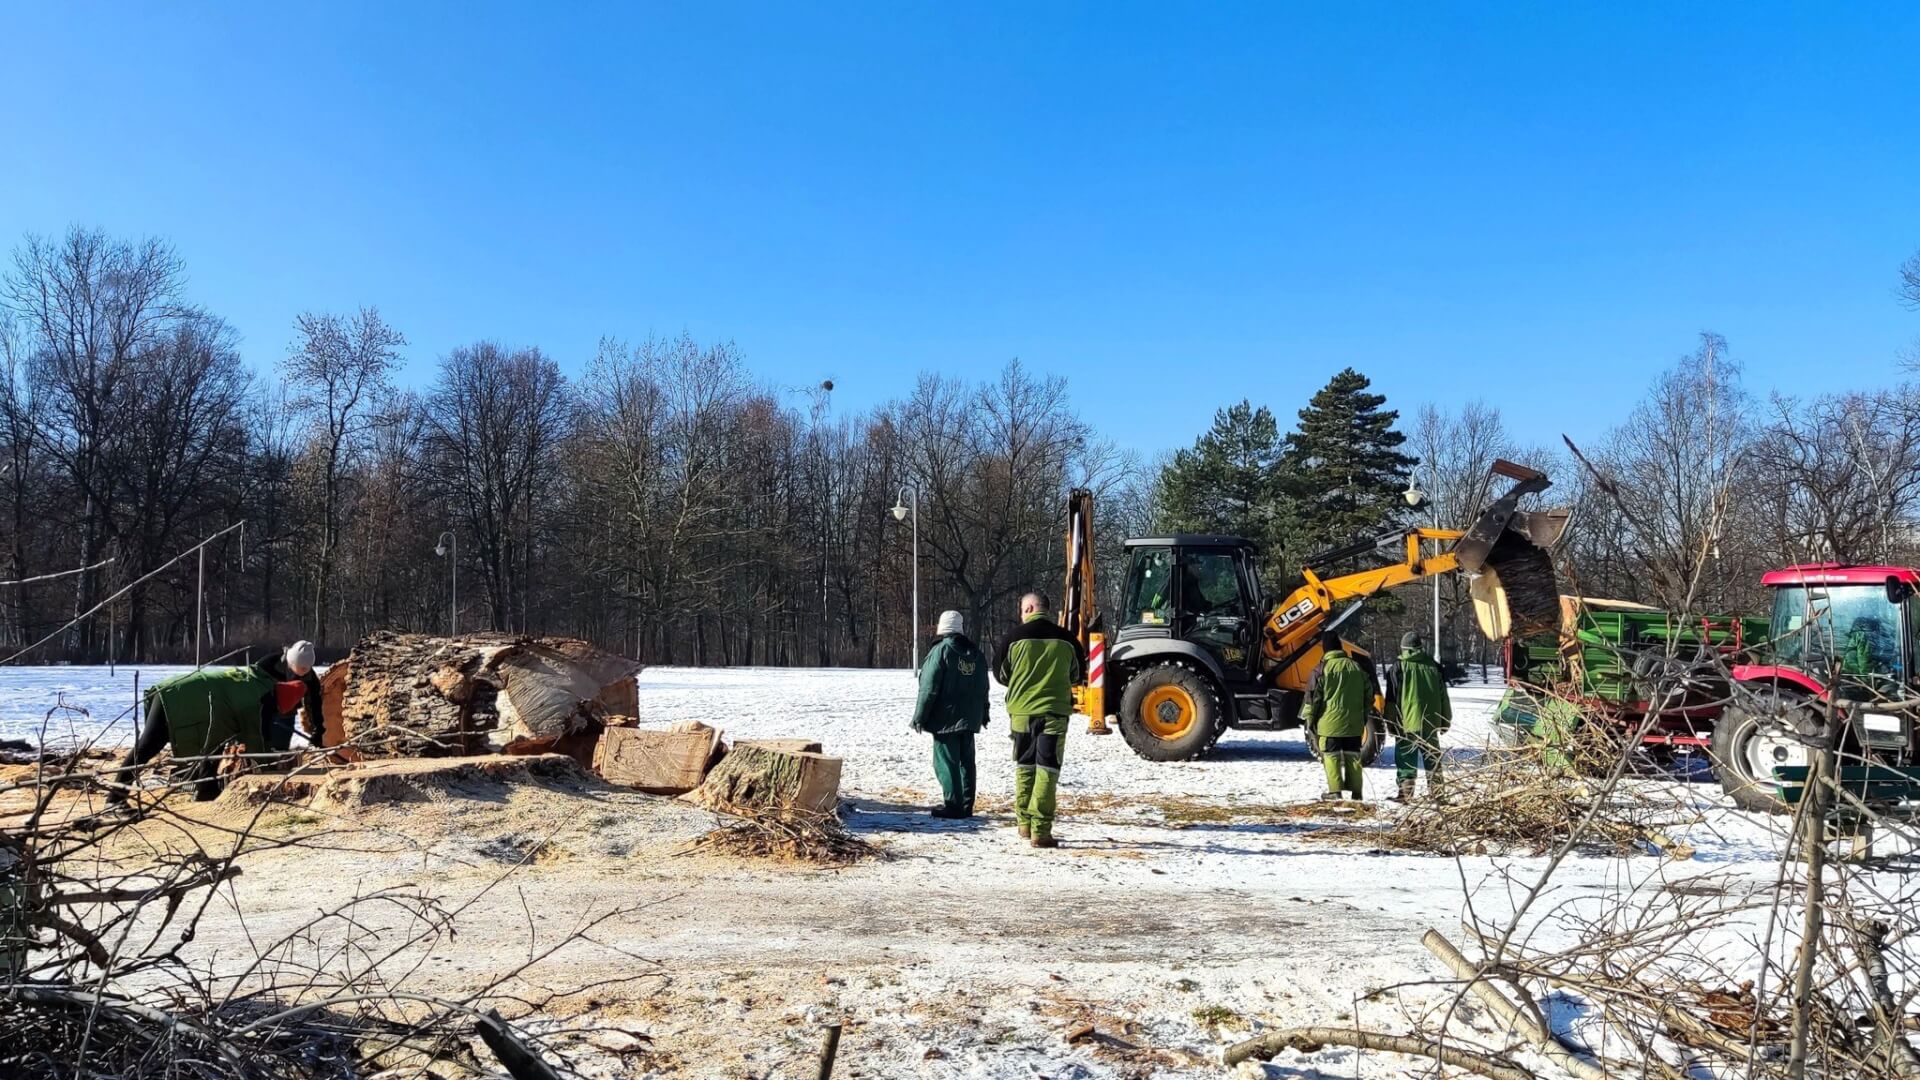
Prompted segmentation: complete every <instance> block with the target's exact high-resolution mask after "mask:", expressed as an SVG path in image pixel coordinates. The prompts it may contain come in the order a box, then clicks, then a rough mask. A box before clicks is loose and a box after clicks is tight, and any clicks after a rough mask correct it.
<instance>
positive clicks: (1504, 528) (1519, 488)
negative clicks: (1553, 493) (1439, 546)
mask: <svg viewBox="0 0 1920 1080" xmlns="http://www.w3.org/2000/svg"><path fill="white" fill-rule="evenodd" d="M1493 471H1494V472H1496V473H1498V474H1500V475H1501V476H1505V477H1508V478H1510V479H1512V480H1514V481H1515V483H1514V485H1513V487H1512V488H1510V489H1508V491H1507V493H1506V494H1505V495H1502V496H1501V497H1500V498H1498V499H1495V500H1494V502H1493V504H1492V505H1490V506H1488V507H1487V509H1486V510H1485V511H1483V512H1482V513H1481V514H1480V517H1479V519H1478V520H1476V521H1475V522H1474V523H1473V524H1472V525H1471V526H1469V527H1468V528H1467V530H1466V535H1465V536H1462V537H1461V538H1460V540H1459V542H1457V543H1456V544H1454V546H1453V554H1454V557H1455V558H1456V559H1457V560H1458V561H1459V564H1460V569H1462V570H1464V571H1466V572H1467V573H1468V574H1470V575H1472V577H1471V581H1470V584H1469V590H1470V592H1471V594H1472V597H1473V613H1474V619H1475V621H1476V622H1478V623H1479V624H1480V632H1481V633H1483V634H1485V635H1486V636H1487V637H1488V638H1490V639H1492V640H1494V641H1499V640H1500V639H1502V638H1505V637H1507V636H1508V635H1510V634H1512V633H1514V632H1515V631H1518V632H1521V633H1529V632H1533V631H1537V630H1540V629H1543V628H1553V627H1557V626H1559V625H1560V587H1559V585H1558V583H1556V582H1555V580H1554V575H1553V558H1552V556H1550V555H1548V554H1547V549H1548V548H1550V547H1552V546H1553V545H1554V544H1556V543H1558V542H1559V540H1560V537H1561V536H1562V534H1564V533H1565V532H1566V530H1567V522H1568V520H1569V517H1570V511H1568V510H1566V509H1556V510H1545V511H1538V512H1534V513H1522V512H1521V511H1520V510H1519V503H1520V500H1521V498H1522V497H1524V496H1527V495H1531V494H1534V493H1536V492H1540V491H1545V490H1546V489H1547V488H1548V487H1550V486H1551V485H1552V483H1553V482H1552V481H1551V480H1548V479H1547V476H1546V474H1545V473H1542V472H1539V471H1538V470H1535V469H1529V468H1527V467H1526V466H1524V465H1515V464H1514V463H1513V462H1510V461H1496V462H1494V465H1493Z"/></svg>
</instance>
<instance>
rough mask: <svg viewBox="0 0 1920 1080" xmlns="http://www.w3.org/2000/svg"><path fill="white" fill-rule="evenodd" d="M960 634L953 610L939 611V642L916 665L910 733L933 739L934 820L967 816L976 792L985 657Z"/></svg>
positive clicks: (984, 713) (962, 627) (984, 714)
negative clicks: (975, 745)
mask: <svg viewBox="0 0 1920 1080" xmlns="http://www.w3.org/2000/svg"><path fill="white" fill-rule="evenodd" d="M965 630H966V622H965V620H963V619H962V618H961V616H960V613H959V612H957V611H943V612H941V613H940V623H939V632H940V640H939V641H936V642H934V645H933V648H932V649H931V650H929V651H928V653H927V659H926V662H925V663H923V664H921V665H920V699H919V700H918V701H917V702H915V703H914V706H913V730H915V731H924V732H926V733H927V734H929V735H932V736H933V774H934V775H935V776H937V777H939V778H940V798H941V802H940V805H939V806H938V807H936V808H935V809H934V810H933V811H932V815H933V816H934V817H937V818H970V817H972V816H973V797H974V793H975V791H976V790H978V784H977V783H976V778H977V776H978V772H977V771H976V769H975V767H974V756H973V736H974V733H975V732H978V731H979V730H980V729H981V728H984V727H986V726H987V657H986V654H985V653H982V652H981V651H980V649H979V647H978V646H976V645H975V644H974V643H973V642H972V641H970V640H968V638H967V635H966V633H965Z"/></svg>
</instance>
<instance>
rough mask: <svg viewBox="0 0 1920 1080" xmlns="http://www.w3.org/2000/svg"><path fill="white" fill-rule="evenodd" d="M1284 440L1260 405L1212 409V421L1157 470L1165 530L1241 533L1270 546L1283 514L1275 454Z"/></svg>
mask: <svg viewBox="0 0 1920 1080" xmlns="http://www.w3.org/2000/svg"><path fill="white" fill-rule="evenodd" d="M1285 450H1286V443H1285V440H1283V439H1282V438H1281V437H1280V426H1279V425H1278V424H1277V423H1275V422H1274V419H1273V414H1272V413H1271V412H1269V411H1267V409H1266V407H1265V406H1261V407H1259V408H1255V407H1254V406H1253V404H1252V403H1251V402H1248V401H1244V400H1243V401H1241V402H1240V403H1239V404H1237V405H1232V406H1229V407H1228V408H1225V409H1221V410H1220V411H1219V412H1216V413H1214V414H1213V427H1212V428H1210V429H1208V430H1207V432H1206V433H1205V434H1203V435H1201V436H1200V437H1199V438H1198V439H1196V440H1194V443H1193V446H1192V448H1191V449H1187V450H1181V451H1179V452H1177V453H1175V454H1174V456H1173V460H1172V461H1169V462H1168V463H1167V464H1166V465H1165V466H1164V467H1163V468H1162V469H1161V471H1160V479H1159V483H1158V485H1157V486H1156V491H1155V497H1156V501H1157V502H1158V510H1159V514H1158V517H1159V518H1160V524H1161V525H1162V526H1163V527H1165V528H1167V529H1170V530H1178V531H1191V532H1220V533H1231V534H1233V535H1235V536H1244V537H1247V538H1248V539H1250V540H1254V541H1257V542H1259V543H1260V544H1261V545H1262V546H1263V547H1270V546H1271V545H1272V544H1274V543H1275V542H1276V541H1277V540H1278V539H1279V531H1278V530H1279V526H1280V525H1281V524H1282V523H1283V522H1284V521H1285V520H1286V517H1287V514H1286V512H1285V509H1284V501H1285V496H1284V493H1283V492H1282V490H1281V484H1280V460H1281V455H1282V454H1283V453H1284V452H1285Z"/></svg>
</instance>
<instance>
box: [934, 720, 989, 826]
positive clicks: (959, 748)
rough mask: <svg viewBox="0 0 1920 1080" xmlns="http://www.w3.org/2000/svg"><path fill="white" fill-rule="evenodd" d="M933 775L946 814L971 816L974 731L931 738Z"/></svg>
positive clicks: (973, 779) (973, 774)
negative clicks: (936, 779)
mask: <svg viewBox="0 0 1920 1080" xmlns="http://www.w3.org/2000/svg"><path fill="white" fill-rule="evenodd" d="M933 775H935V776H937V777H939V778H940V799H941V802H942V803H943V804H944V805H945V807H946V811H947V813H949V814H954V815H957V816H962V817H966V816H971V815H972V814H973V795H974V792H975V790H976V789H977V784H976V778H977V777H978V775H979V773H978V771H977V770H976V769H975V767H974V759H973V732H971V731H956V732H953V733H952V734H949V735H935V736H934V737H933Z"/></svg>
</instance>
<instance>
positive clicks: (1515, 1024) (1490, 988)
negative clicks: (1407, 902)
mask: <svg viewBox="0 0 1920 1080" xmlns="http://www.w3.org/2000/svg"><path fill="white" fill-rule="evenodd" d="M1420 944H1422V945H1425V946H1426V947H1427V951H1428V952H1430V953H1432V954H1433V955H1434V956H1435V957H1437V958H1439V960H1440V962H1441V963H1443V964H1445V965H1447V968H1448V970H1450V971H1452V972H1453V973H1454V975H1455V976H1457V977H1459V978H1461V979H1464V980H1466V983H1467V989H1468V990H1469V991H1470V992H1471V993H1472V994H1473V996H1474V997H1477V998H1479V999H1480V1000H1481V1002H1482V1003H1483V1004H1485V1005H1486V1007H1487V1008H1489V1009H1492V1010H1493V1013H1494V1015H1495V1016H1498V1017H1499V1018H1500V1019H1502V1020H1505V1021H1506V1022H1507V1024H1508V1025H1509V1026H1511V1027H1512V1028H1513V1029H1514V1030H1515V1031H1518V1032H1519V1033H1520V1034H1522V1035H1524V1036H1526V1037H1527V1040H1528V1041H1529V1042H1531V1043H1533V1045H1534V1047H1535V1048H1536V1049H1538V1050H1539V1051H1540V1052H1541V1053H1542V1054H1544V1055H1546V1056H1547V1057H1548V1058H1550V1059H1551V1060H1552V1061H1553V1063H1554V1064H1556V1065H1558V1066H1560V1067H1561V1068H1563V1069H1565V1070H1567V1071H1568V1072H1570V1073H1572V1074H1573V1075H1575V1076H1577V1077H1580V1078H1581V1080H1608V1077H1607V1071H1606V1070H1605V1069H1602V1068H1600V1067H1599V1066H1598V1065H1595V1064H1593V1063H1592V1062H1590V1061H1588V1060H1586V1059H1585V1058H1582V1057H1580V1056H1579V1052H1578V1051H1576V1050H1575V1049H1574V1048H1573V1047H1571V1046H1569V1045H1567V1044H1566V1043H1563V1042H1561V1041H1560V1036H1558V1035H1556V1034H1555V1033H1554V1032H1553V1029H1552V1028H1550V1027H1548V1026H1546V1025H1545V1024H1542V1023H1541V1022H1540V1021H1538V1020H1536V1019H1535V1018H1534V1017H1533V1016H1531V1015H1528V1014H1526V1013H1523V1012H1521V1011H1520V1009H1519V1007H1517V1006H1516V1005H1514V1003H1513V1002H1511V1001H1509V1000H1507V995H1505V994H1503V993H1501V992H1500V988H1499V987H1497V986H1495V985H1493V984H1492V983H1491V982H1488V981H1487V975H1486V974H1485V973H1484V972H1482V971H1480V969H1479V968H1477V967H1475V966H1474V965H1473V963H1472V961H1470V960H1468V959H1467V958H1466V957H1465V956H1463V955H1461V953H1460V950H1458V949H1456V948H1454V947H1453V943H1452V942H1450V941H1448V940H1447V939H1446V937H1445V935H1443V934H1441V933H1440V931H1438V930H1428V931H1427V932H1426V934H1425V936H1423V937H1422V938H1421V939H1420Z"/></svg>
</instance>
